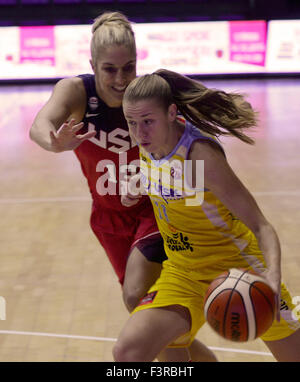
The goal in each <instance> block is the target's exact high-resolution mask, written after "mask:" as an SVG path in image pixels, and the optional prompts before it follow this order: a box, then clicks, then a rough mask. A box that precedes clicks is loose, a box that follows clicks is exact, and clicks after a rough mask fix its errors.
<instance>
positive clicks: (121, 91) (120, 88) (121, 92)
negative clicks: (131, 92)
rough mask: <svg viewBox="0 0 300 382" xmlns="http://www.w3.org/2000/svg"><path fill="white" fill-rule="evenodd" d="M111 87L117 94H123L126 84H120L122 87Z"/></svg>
mask: <svg viewBox="0 0 300 382" xmlns="http://www.w3.org/2000/svg"><path fill="white" fill-rule="evenodd" d="M112 89H113V90H114V91H115V92H117V93H119V94H124V92H125V90H126V86H122V87H115V86H112Z"/></svg>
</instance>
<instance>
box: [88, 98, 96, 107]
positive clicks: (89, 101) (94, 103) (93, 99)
mask: <svg viewBox="0 0 300 382" xmlns="http://www.w3.org/2000/svg"><path fill="white" fill-rule="evenodd" d="M88 104H89V107H90V109H91V110H96V109H97V107H98V106H99V101H98V98H97V97H90V98H89V100H88Z"/></svg>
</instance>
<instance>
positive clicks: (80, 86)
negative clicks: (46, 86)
mask: <svg viewBox="0 0 300 382" xmlns="http://www.w3.org/2000/svg"><path fill="white" fill-rule="evenodd" d="M55 91H56V92H64V93H67V94H69V95H70V96H72V97H74V96H78V97H85V95H86V91H85V87H84V83H83V80H82V79H81V78H80V77H68V78H62V79H61V80H59V81H58V82H57V83H56V85H55Z"/></svg>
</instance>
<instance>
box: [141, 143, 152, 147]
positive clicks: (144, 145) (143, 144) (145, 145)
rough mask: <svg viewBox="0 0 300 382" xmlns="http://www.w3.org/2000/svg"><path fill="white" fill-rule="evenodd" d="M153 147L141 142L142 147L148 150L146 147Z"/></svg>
mask: <svg viewBox="0 0 300 382" xmlns="http://www.w3.org/2000/svg"><path fill="white" fill-rule="evenodd" d="M150 145H151V143H149V142H141V146H142V147H144V148H146V147H149V146H150Z"/></svg>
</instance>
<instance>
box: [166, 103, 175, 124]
mask: <svg viewBox="0 0 300 382" xmlns="http://www.w3.org/2000/svg"><path fill="white" fill-rule="evenodd" d="M168 116H169V119H170V122H174V121H175V120H176V117H177V106H176V104H175V103H172V104H171V105H170V106H169V108H168Z"/></svg>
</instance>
